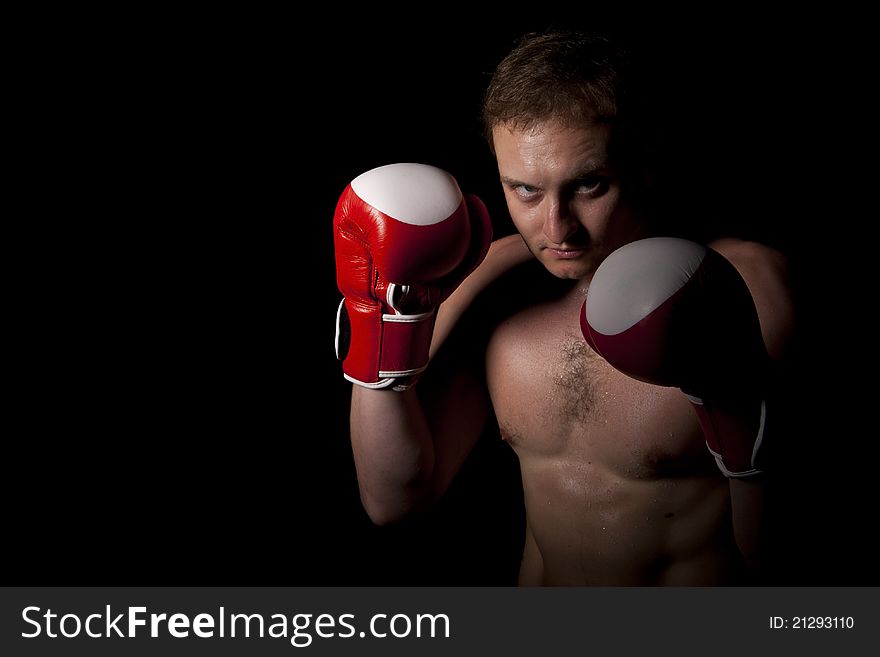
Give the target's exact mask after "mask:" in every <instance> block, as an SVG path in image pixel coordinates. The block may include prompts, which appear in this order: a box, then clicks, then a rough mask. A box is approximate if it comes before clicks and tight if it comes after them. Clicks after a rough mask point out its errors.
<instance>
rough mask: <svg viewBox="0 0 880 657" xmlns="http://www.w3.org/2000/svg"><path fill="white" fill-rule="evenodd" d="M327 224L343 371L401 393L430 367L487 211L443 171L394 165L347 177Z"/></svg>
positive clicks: (478, 254) (477, 253)
mask: <svg viewBox="0 0 880 657" xmlns="http://www.w3.org/2000/svg"><path fill="white" fill-rule="evenodd" d="M333 223H334V242H335V247H336V281H337V284H338V286H339V290H340V292H342V294H343V297H344V298H343V300H342V302H341V303H340V305H339V310H338V313H337V322H336V354H337V357H338V358H339V359H340V360H341V361H342V370H343V373H344V376H345V378H346V379H348V380H349V381H351V382H353V383H356V384H358V385H361V386H365V387H368V388H387V387H392V388H393V389H395V390H403V389H405V388H407V387H409V386H410V385H412V383H413V382H414V381H415V379H416V377H417V376H418V374H419V373H420V372H421V371H422V370H424V369H425V367H426V366H427V363H428V350H429V348H430V345H431V336H432V334H433V329H434V318H435V314H436V310H437V307H438V306H439V305H440V304H441V303H442V302H443V301H444V300H445V299H446V298H447V297H448V296H449V295H450V294H451V293H452V292H453V290H455V288H456V287H458V285H459V284H460V283H461V282H462V281H463V280H464V279H465V277H466V276H467V275H468V274H469V273H470V272H471V271H473V269H474V268H475V267H476V266H477V265H478V264H479V263H480V262H481V261H482V260H483V258H484V257H485V256H486V252H487V251H488V249H489V243H490V242H491V241H492V222H491V220H490V219H489V215H488V212H487V211H486V208H485V206H484V205H483V203H482V202H481V201H480V200H479V199H478V198H477V197H475V196H470V195H469V196H467V197H465V196H463V195H462V193H461V190H460V189H459V187H458V184H457V183H456V181H455V179H454V178H453V177H452V176H451V175H450V174H448V173H446V172H445V171H443V170H441V169H438V168H436V167H432V166H427V165H424V164H390V165H387V166H383V167H379V168H377V169H372V170H371V171H367V172H366V173H364V174H362V175H360V176H358V177H357V178H355V179H354V180H352V181H351V183H350V184H349V185H348V186H347V187H346V188H345V191H343V193H342V195H341V197H340V199H339V203H338V204H337V206H336V213H335V216H334V222H333Z"/></svg>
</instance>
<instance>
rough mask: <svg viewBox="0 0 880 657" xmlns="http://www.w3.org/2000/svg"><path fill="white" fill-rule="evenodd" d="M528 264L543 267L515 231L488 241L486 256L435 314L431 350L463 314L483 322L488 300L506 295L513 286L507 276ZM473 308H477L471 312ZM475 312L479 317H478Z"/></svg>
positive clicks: (512, 275)
mask: <svg viewBox="0 0 880 657" xmlns="http://www.w3.org/2000/svg"><path fill="white" fill-rule="evenodd" d="M529 265H537V266H539V267H540V268H541V269H543V267H541V266H540V264H539V263H538V262H537V260H536V259H535V257H534V256H533V255H532V253H531V252H530V251H529V249H528V247H527V246H526V245H525V242H523V239H522V237H520V236H519V234H514V235H508V236H506V237H502V238H500V239H497V240H495V241H494V242H492V244H491V246H490V247H489V251H488V253H487V254H486V258H485V259H484V260H483V262H482V263H480V265H479V267H477V268H476V269H475V270H474V271H473V272H472V273H471V274H470V276H468V277H467V278H466V279H465V280H464V282H463V283H462V284H461V285H460V286H459V287H458V289H456V290H455V292H453V293H452V295H451V296H450V297H449V298H448V299H447V300H446V301H444V302H443V304H442V305H441V306H440V310H439V311H438V314H437V323H436V326H435V328H434V339H433V342H432V348H431V350H432V352H433V351H434V350H435V349H436V348H437V347H439V346H440V344H442V343H443V342H444V341H445V339H446V338H447V337H448V336H449V334H450V332H451V331H452V329H453V327H454V326H456V325H457V324H458V323H459V322H460V321H461V320H462V318H464V317H465V316H466V315H467V316H469V317H470V318H471V319H475V320H478V321H480V322H481V323H484V322H485V320H486V319H487V317H486V315H493V314H495V313H492V312H491V309H489V308H488V305H490V304H489V302H491V303H498V302H501V301H502V300H504V299H506V298H507V297H508V296H509V294H508V292H509V291H510V290H511V289H512V288H515V287H516V286H515V285H514V284H513V283H512V282H511V279H512V278H514V277H517V278H518V276H517V273H518V272H519V271H521V270H523V269H524V268H525V269H528V268H529ZM475 308H477V309H480V312H475ZM478 316H479V317H478Z"/></svg>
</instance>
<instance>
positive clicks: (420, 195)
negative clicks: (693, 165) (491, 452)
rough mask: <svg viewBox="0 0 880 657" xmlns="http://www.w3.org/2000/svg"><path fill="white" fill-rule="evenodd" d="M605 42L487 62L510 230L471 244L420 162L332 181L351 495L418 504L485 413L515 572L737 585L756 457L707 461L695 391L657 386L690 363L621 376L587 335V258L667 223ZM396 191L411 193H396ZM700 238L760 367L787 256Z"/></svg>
mask: <svg viewBox="0 0 880 657" xmlns="http://www.w3.org/2000/svg"><path fill="white" fill-rule="evenodd" d="M617 56H618V55H617V51H616V50H615V49H614V47H613V46H611V45H610V44H608V43H607V42H605V41H603V40H597V39H590V38H586V37H581V36H578V35H566V34H550V35H542V36H536V37H531V38H529V39H525V40H524V41H523V42H522V43H521V44H520V45H519V46H518V47H517V48H516V49H515V50H514V51H513V52H512V53H511V54H510V55H508V57H507V58H506V59H505V60H504V61H503V62H502V63H501V65H500V66H499V67H498V69H497V71H496V73H495V76H494V77H493V80H492V83H491V85H490V88H489V91H488V94H487V97H486V102H485V106H484V118H485V120H486V128H487V133H488V134H489V136H490V141H491V146H492V148H493V150H494V153H495V155H496V157H497V161H498V170H499V174H500V179H501V184H502V186H503V189H504V193H505V197H506V200H507V206H508V209H509V211H510V215H511V217H512V219H513V223H514V224H515V226H516V228H517V230H518V231H519V234H518V235H513V236H509V237H505V238H502V239H499V240H497V241H495V242H493V243H492V244H491V247H489V248H488V253H487V254H486V246H488V244H489V239H490V238H489V230H488V226H489V223H488V218H487V217H486V215H485V210H484V208H483V207H482V205H481V204H480V203H479V201H478V200H476V199H474V198H471V197H468V198H466V199H464V200H462V197H461V195H460V192H457V187H456V186H455V183H454V181H453V182H452V183H451V187H450V188H449V189H446V191H443V190H441V191H439V192H438V191H437V190H438V188H441V187H443V186H444V185H445V184H446V183H444V182H442V180H440V179H439V178H438V179H437V180H432V176H434V175H435V174H433V173H431V172H430V171H428V168H425V170H421V169H420V168H419V167H418V165H399V166H398V167H394V166H392V167H386V168H380V169H378V170H374V172H368V173H367V174H364V176H362V177H360V178H359V179H356V180H355V181H354V182H353V183H352V185H351V186H350V187H349V189H347V190H346V193H345V194H343V198H342V199H341V200H340V204H339V207H338V209H337V217H336V245H337V274H338V280H339V285H340V289H341V290H342V292H343V294H344V295H345V297H346V299H345V302H344V304H343V305H342V306H341V307H340V326H341V329H340V334H339V344H338V347H339V350H340V357H341V358H343V359H344V362H343V370H344V371H345V373H346V377H347V378H348V379H350V380H351V381H353V382H355V383H356V384H358V385H355V386H354V390H353V394H352V403H351V439H352V445H353V450H354V456H355V463H356V467H357V473H358V482H359V487H360V492H361V499H362V501H363V504H364V507H365V508H366V510H367V513H368V514H369V515H370V517H371V518H372V519H373V521H374V522H376V523H380V524H384V523H390V522H394V521H396V520H398V519H400V518H402V517H403V516H405V515H406V514H408V513H410V512H412V511H414V510H416V509H419V508H422V507H423V506H424V505H426V504H430V503H431V502H432V501H433V500H436V499H437V498H438V497H439V496H441V495H442V494H443V493H444V491H445V490H446V489H447V488H448V486H449V485H450V482H451V481H452V479H453V477H454V476H455V474H456V472H457V471H458V469H459V467H460V466H461V465H462V463H463V462H464V460H465V458H466V457H467V455H468V453H469V451H470V450H471V448H472V447H473V445H474V443H475V441H476V440H477V438H478V437H479V436H480V434H481V432H482V429H483V428H484V426H485V423H486V422H488V421H491V420H492V419H493V418H494V419H496V420H497V422H498V425H499V427H500V430H501V435H502V437H503V438H504V440H505V441H507V442H508V443H509V444H510V446H511V447H512V448H513V449H514V450H515V452H516V454H517V456H518V458H519V462H520V467H521V473H522V482H523V488H524V499H525V507H526V537H525V548H524V554H523V557H522V566H521V569H520V584H523V585H538V584H542V585H555V584H570V585H725V584H737V583H748V582H750V581H753V580H752V579H750V574H751V572H752V570H753V568H755V567H758V566H759V560H760V550H759V543H760V534H761V532H760V525H761V496H762V483H761V479H762V476H763V475H762V474H761V473H754V472H752V469H751V465H754V464H753V463H749V464H747V465H746V466H744V467H739V468H736V467H732V468H731V469H730V470H728V467H726V466H725V460H729V455H727V454H722V455H721V456H719V457H718V459H717V462H716V459H713V455H712V453H710V451H709V450H707V448H706V447H707V439H708V438H710V436H708V435H707V431H705V429H706V427H707V426H708V425H707V424H706V423H705V422H703V423H701V421H698V414H697V413H695V410H696V409H698V408H700V407H699V406H698V405H697V404H696V403H695V402H697V401H698V400H696V399H695V398H694V397H693V396H692V397H690V398H689V397H687V396H686V395H685V394H682V390H680V389H678V388H677V387H672V386H675V385H682V387H687V386H686V385H684V384H685V383H688V385H691V389H690V390H688V392H689V393H694V392H697V393H700V390H696V391H695V390H694V389H693V388H694V385H696V388H699V387H700V385H701V384H700V382H699V381H690V382H688V381H683V382H681V383H679V382H678V381H677V380H675V381H668V380H665V379H664V378H663V377H658V379H659V380H658V381H657V382H660V383H663V384H664V385H655V382H650V381H651V380H652V375H651V373H650V372H647V373H645V372H635V373H634V372H629V373H628V374H634V375H635V376H638V377H639V378H633V376H629V375H628V374H625V373H623V372H622V371H620V370H619V369H617V368H616V367H615V366H614V365H617V366H618V367H619V364H618V363H614V364H612V363H609V361H608V360H606V358H604V357H603V356H602V355H600V354H599V353H598V352H597V351H596V350H595V349H594V348H593V347H592V346H590V344H588V341H586V340H585V339H584V335H585V334H584V333H583V332H587V333H588V332H589V328H588V327H587V326H585V325H584V324H582V323H581V322H582V318H583V316H584V300H585V297H586V296H587V294H588V290H589V289H590V286H591V282H592V281H593V277H594V274H596V271H597V268H598V267H599V265H600V264H601V263H602V262H603V261H605V260H606V258H608V256H609V255H610V254H612V253H613V252H615V251H616V250H617V249H619V248H620V247H622V246H624V245H628V244H630V243H633V242H635V241H637V240H642V239H643V238H647V237H650V236H652V235H662V234H664V231H665V230H666V227H665V226H664V224H663V223H662V222H661V221H660V220H659V219H658V218H657V217H654V216H652V214H651V213H650V206H649V204H647V203H645V202H644V199H645V189H646V187H647V185H648V181H649V180H650V176H648V175H646V173H647V170H646V169H645V168H644V166H643V165H644V162H643V161H642V160H641V159H640V157H639V154H638V153H639V150H638V144H635V143H633V142H632V141H631V139H630V135H632V134H638V131H637V130H634V129H633V124H631V123H628V121H629V120H630V118H631V117H632V114H631V113H629V109H630V108H629V107H628V106H627V105H626V102H627V101H626V98H627V96H623V95H621V89H622V85H624V84H625V79H624V78H623V76H622V75H621V74H620V68H619V66H618V65H617V64H616V61H617V60H616V58H617ZM407 167H409V168H407ZM433 171H438V170H433ZM436 175H437V176H440V178H442V175H441V174H439V173H438V174H436ZM402 181H406V184H400V183H401V182H402ZM438 181H439V182H438ZM401 188H408V189H410V190H415V192H413V193H414V195H415V196H414V197H413V198H400V196H401V195H402V196H406V195H407V193H404V192H403V191H401ZM444 189H445V188H444ZM429 192H430V193H429ZM444 195H445V196H444ZM438 198H439V200H438ZM389 217H392V219H389ZM710 246H711V247H712V248H713V249H714V250H715V251H717V252H718V253H720V254H721V255H723V256H724V257H725V258H726V259H727V261H729V263H732V265H733V266H734V267H735V268H736V270H738V272H739V274H740V275H741V276H742V279H740V280H744V281H745V283H746V284H747V286H748V291H749V292H750V293H751V298H752V299H753V301H754V306H753V307H752V306H751V305H750V308H751V310H749V309H748V308H744V309H742V311H741V314H744V315H748V313H749V312H751V313H752V314H753V315H754V312H755V309H756V310H757V316H758V318H759V320H760V329H759V332H760V334H762V335H763V343H764V344H763V345H762V347H763V346H766V352H764V351H763V349H761V352H762V353H763V354H764V357H766V355H767V354H769V360H768V363H771V364H770V365H768V368H767V371H771V372H772V369H773V366H774V365H773V363H775V362H776V361H778V360H779V359H780V357H781V354H782V352H783V349H784V346H785V343H786V341H787V339H788V336H789V334H790V331H791V326H792V309H791V302H790V294H789V291H788V289H787V284H786V275H785V271H786V269H785V261H784V259H783V257H782V256H781V254H779V253H778V252H775V251H773V250H772V249H769V248H767V247H764V246H762V245H759V244H756V243H749V242H743V241H739V240H736V239H730V238H728V239H725V240H721V241H717V242H713V243H712V244H711V245H710ZM438 253H441V254H444V255H438ZM484 254H485V258H484ZM477 263H481V264H479V266H476V265H477ZM475 266H476V269H474V267H475ZM392 283H394V284H392ZM597 284H598V283H597ZM687 284H690V283H687ZM709 294H712V290H710V291H709ZM718 294H725V292H723V291H722V290H721V289H720V288H719V291H718ZM606 296H607V295H606ZM615 298H616V297H615V296H614V295H611V299H612V303H616V302H615V301H614V299H615ZM621 303H625V301H623V300H622V301H621ZM438 307H439V310H438V311H437V312H436V314H435V313H434V309H435V308H438ZM719 307H721V308H727V307H736V308H739V307H738V306H735V305H733V306H731V305H730V304H728V303H727V301H726V300H724V301H722V302H721V303H720V306H719ZM737 312H740V310H737ZM435 317H436V319H435ZM588 323H589V322H587V324H588ZM755 326H756V327H757V326H758V324H757V321H756V322H755ZM756 331H758V329H757V328H756ZM588 337H589V336H588ZM600 337H601V336H600ZM724 340H725V344H718V345H714V347H713V346H711V345H710V346H709V347H708V349H709V350H710V351H711V350H713V349H714V350H716V351H717V353H718V354H722V353H724V352H725V351H726V352H727V353H731V350H732V351H736V350H737V349H739V347H736V346H731V345H736V344H737V343H739V342H740V341H741V342H748V336H745V335H744V336H740V335H738V334H737V333H736V332H735V331H734V332H732V334H730V335H725V336H724ZM758 342H759V343H760V342H761V340H760V339H759V340H758ZM428 344H430V356H429V355H428ZM703 348H704V349H705V348H706V345H703ZM748 349H752V347H743V350H744V351H743V352H742V353H746V351H745V350H748ZM599 351H602V349H599ZM603 353H606V352H603ZM737 353H739V352H737ZM606 355H607V353H606ZM678 357H679V355H678V354H675V355H670V356H669V358H671V359H673V360H674V359H675V358H678ZM687 358H690V356H687ZM713 358H714V356H713V353H701V354H699V355H697V356H696V360H698V361H700V362H703V363H705V362H709V363H711V362H713ZM721 360H723V359H721ZM721 360H719V362H721ZM728 360H730V359H728ZM673 365H674V362H673ZM623 369H626V368H625V367H624V368H623ZM762 372H763V370H762ZM725 377H727V373H726V372H719V376H718V378H719V380H724V379H725ZM684 378H685V379H687V376H685V377H684ZM764 378H765V377H764V376H763V374H762V375H760V376H759V375H758V374H755V380H754V381H748V380H746V381H745V385H746V386H748V385H753V386H754V390H755V394H751V395H749V394H747V395H745V397H746V398H748V399H750V400H753V401H754V400H757V401H758V408H757V409H756V407H755V406H754V404H751V405H744V404H739V405H737V404H736V403H734V404H730V405H727V406H726V407H725V409H726V412H727V415H726V417H725V421H726V424H728V425H731V426H735V427H736V428H735V429H733V430H732V434H733V435H734V438H733V440H735V441H740V442H743V444H744V448H741V449H740V451H741V452H744V453H745V452H748V454H749V455H751V454H752V453H753V452H755V453H756V452H757V450H753V449H752V448H753V446H754V444H755V442H756V440H757V435H756V434H762V433H763V425H762V424H761V423H762V422H763V415H762V413H763V411H762V410H760V407H761V404H762V403H763V400H764V397H765V395H764V392H763V391H764V390H765V389H766V386H767V382H766V380H764ZM645 379H646V380H645ZM692 384H693V385H692ZM742 384H743V382H742V381H740V385H742ZM722 396H723V395H722ZM722 401H723V400H722ZM722 406H724V404H722ZM707 408H709V405H707ZM731 408H733V409H736V411H731V410H730V409H731ZM710 410H711V409H710ZM737 414H739V415H737ZM701 419H702V420H705V417H701ZM759 424H761V426H760V430H759ZM722 433H723V430H722ZM764 438H766V439H767V440H770V439H771V438H769V437H764ZM727 439H728V440H729V439H730V437H729V436H728V437H727ZM709 442H710V443H711V442H712V441H711V440H710V441H709ZM715 449H716V450H718V449H719V448H718V446H717V445H715ZM729 465H730V464H729V463H728V466H729ZM718 466H721V469H719V467H718ZM722 470H727V471H726V472H724V473H722ZM740 474H748V475H750V476H739V475H740ZM726 475H727V476H726Z"/></svg>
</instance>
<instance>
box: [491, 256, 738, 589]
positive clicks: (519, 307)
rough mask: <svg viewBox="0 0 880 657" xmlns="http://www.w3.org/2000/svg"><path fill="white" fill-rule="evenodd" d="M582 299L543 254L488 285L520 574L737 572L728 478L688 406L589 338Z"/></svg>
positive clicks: (624, 576)
mask: <svg viewBox="0 0 880 657" xmlns="http://www.w3.org/2000/svg"><path fill="white" fill-rule="evenodd" d="M584 294H585V290H584V286H583V284H581V283H578V282H572V281H559V280H557V279H554V278H553V277H551V276H550V275H549V274H547V273H546V271H544V270H543V268H542V267H541V266H540V264H538V263H537V262H534V261H531V262H527V263H525V264H522V265H519V266H518V267H516V268H514V269H513V270H511V271H510V272H508V273H507V274H505V275H504V276H502V277H500V278H499V279H498V280H497V281H495V283H494V284H493V285H492V286H490V288H489V289H488V290H487V295H488V296H487V298H489V299H491V306H492V308H491V311H490V312H488V313H484V314H483V316H484V317H485V318H486V319H485V321H487V322H488V323H489V326H487V327H486V328H487V329H488V330H489V339H488V344H487V351H486V377H487V383H488V387H489V393H490V395H491V399H492V404H493V406H494V410H495V415H496V417H497V420H498V424H499V427H500V430H501V435H502V437H503V438H504V439H505V440H506V441H507V442H508V443H509V444H510V445H511V447H512V448H513V449H514V450H515V451H516V453H517V455H518V457H519V461H520V467H521V471H522V480H523V488H524V498H525V505H526V516H527V538H526V549H525V554H524V561H523V567H522V572H521V583H523V584H583V585H596V584H598V585H603V584H604V585H629V584H632V585H638V584H642V585H654V584H668V585H700V584H731V583H736V582H737V581H740V580H739V579H738V578H739V577H740V576H741V575H742V562H741V560H740V557H739V554H738V552H737V551H736V547H735V543H734V539H733V532H732V528H731V520H730V502H729V493H728V487H727V483H726V480H725V479H724V478H723V477H721V476H720V474H719V473H718V471H717V469H716V466H715V464H714V461H713V460H712V458H711V456H710V454H709V453H708V451H707V449H706V446H705V444H704V442H703V438H702V435H701V433H700V429H699V425H698V424H697V420H696V416H695V415H694V413H693V411H692V409H691V408H690V404H689V403H688V401H687V400H686V398H685V397H684V396H683V395H682V394H681V393H680V392H679V391H678V390H677V389H674V388H663V387H658V386H654V385H650V384H647V383H643V382H640V381H636V380H634V379H632V378H630V377H627V376H625V375H623V374H621V373H620V372H618V371H616V370H614V369H613V368H611V367H610V366H609V365H608V364H607V363H606V362H605V361H604V359H602V358H601V357H600V356H598V355H597V354H596V353H595V352H593V351H592V350H591V349H590V348H589V347H588V346H587V344H586V343H585V342H584V340H583V338H582V337H581V335H580V330H579V325H578V321H579V309H580V305H581V303H582V302H583V299H584Z"/></svg>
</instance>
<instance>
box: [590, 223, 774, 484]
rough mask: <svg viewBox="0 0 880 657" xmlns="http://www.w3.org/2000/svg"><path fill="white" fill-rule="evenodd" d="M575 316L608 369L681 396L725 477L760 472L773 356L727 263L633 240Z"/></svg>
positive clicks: (596, 279) (705, 252) (681, 246)
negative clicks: (689, 405)
mask: <svg viewBox="0 0 880 657" xmlns="http://www.w3.org/2000/svg"><path fill="white" fill-rule="evenodd" d="M580 319H581V330H582V332H583V334H584V338H585V339H586V341H587V342H588V344H589V345H590V346H591V347H592V348H593V349H594V350H595V351H596V352H598V353H599V354H600V355H601V356H602V357H603V358H605V360H607V361H608V363H610V364H611V365H612V366H613V367H615V368H616V369H618V370H620V371H621V372H624V373H625V374H628V375H629V376H632V377H634V378H636V379H639V380H642V381H646V382H648V383H654V384H658V385H663V386H675V387H678V388H680V389H681V390H682V392H684V393H685V395H686V396H687V397H688V399H689V400H690V402H691V403H692V404H693V406H694V409H695V411H696V413H697V417H698V419H699V422H700V426H701V428H702V430H703V434H704V436H705V439H706V444H707V446H708V447H709V450H710V451H711V452H712V454H713V455H714V456H715V460H716V462H717V463H718V466H719V468H720V469H721V471H722V472H723V473H724V474H725V475H726V476H728V477H746V476H750V475H755V474H758V473H759V472H760V469H759V466H758V459H759V452H760V447H761V443H762V440H763V437H764V429H765V425H766V411H767V403H766V398H765V397H766V381H767V370H768V365H769V357H768V355H767V351H766V349H765V346H764V341H763V339H762V336H761V328H760V325H759V323H758V314H757V311H756V310H755V304H754V301H753V300H752V296H751V294H750V293H749V290H748V287H747V286H746V284H745V281H743V279H742V277H741V276H740V275H739V272H737V270H736V268H734V266H733V265H732V264H731V263H730V262H729V261H728V260H727V259H725V258H724V257H723V256H721V255H720V254H719V253H717V252H716V251H713V250H712V249H710V248H708V247H705V246H702V245H700V244H696V243H694V242H690V241H687V240H681V239H676V238H669V237H656V238H649V239H644V240H639V241H636V242H631V243H629V244H627V245H625V246H623V247H621V248H619V249H617V250H616V251H614V252H613V253H611V254H610V255H609V256H608V257H607V258H606V259H605V260H604V261H603V262H602V264H601V265H600V266H599V267H598V269H597V270H596V273H595V274H594V276H593V279H592V281H591V282H590V286H589V290H588V293H587V298H586V301H585V302H584V304H583V306H582V311H581V318H580Z"/></svg>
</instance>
